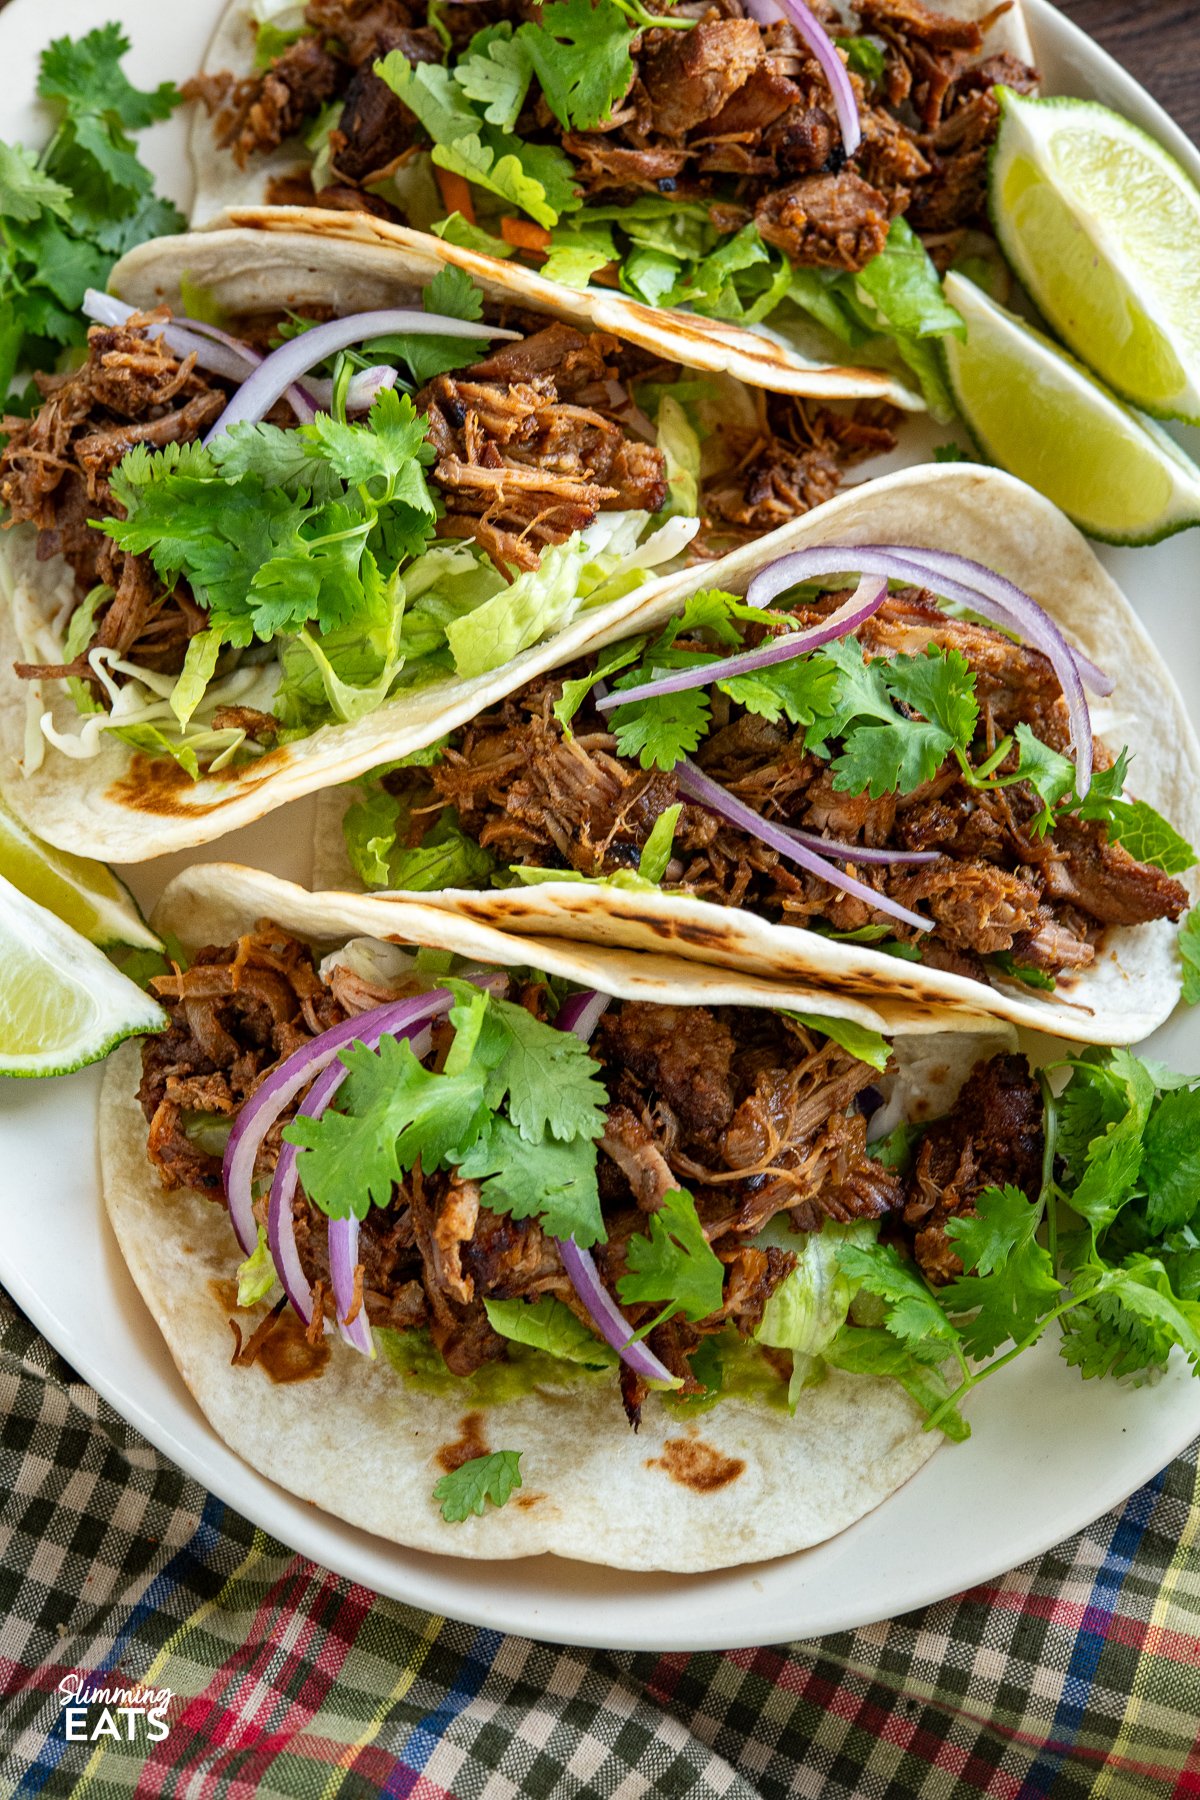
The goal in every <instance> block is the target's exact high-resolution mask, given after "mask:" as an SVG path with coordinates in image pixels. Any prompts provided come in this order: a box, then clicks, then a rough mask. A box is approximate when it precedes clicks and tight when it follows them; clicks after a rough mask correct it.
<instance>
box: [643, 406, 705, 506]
mask: <svg viewBox="0 0 1200 1800" xmlns="http://www.w3.org/2000/svg"><path fill="white" fill-rule="evenodd" d="M654 423H655V429H656V431H657V434H658V447H659V449H660V450H661V451H662V453H663V457H664V459H665V461H666V465H667V486H668V488H669V489H670V500H669V502H668V508H667V510H668V511H669V512H671V513H681V514H682V515H683V517H684V518H687V519H694V518H697V517H698V516H699V512H700V439H699V437H698V436H697V435H696V432H695V430H694V428H693V426H692V424H691V422H690V420H689V419H688V416H687V413H686V412H685V411H684V409H683V407H682V406H680V404H679V402H678V400H676V399H675V398H674V397H673V396H672V395H671V394H669V393H665V394H664V395H663V397H662V399H661V400H660V401H659V405H658V417H657V419H656V420H655V422H654Z"/></svg>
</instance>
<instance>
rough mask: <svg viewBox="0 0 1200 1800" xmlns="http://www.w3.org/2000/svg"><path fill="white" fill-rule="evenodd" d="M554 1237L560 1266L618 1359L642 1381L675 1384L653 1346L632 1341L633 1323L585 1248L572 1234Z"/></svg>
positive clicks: (676, 1383)
mask: <svg viewBox="0 0 1200 1800" xmlns="http://www.w3.org/2000/svg"><path fill="white" fill-rule="evenodd" d="M554 1241H555V1243H556V1244H557V1245H558V1249H559V1254H560V1255H561V1257H562V1259H563V1268H564V1269H565V1270H566V1271H567V1274H568V1275H569V1276H570V1277H571V1284H572V1286H573V1287H574V1289H575V1292H576V1293H577V1294H578V1295H579V1298H580V1299H581V1300H582V1301H583V1304H584V1305H585V1306H586V1307H587V1310H588V1313H589V1315H590V1317H591V1318H592V1320H593V1321H594V1323H595V1326H596V1329H597V1331H598V1332H599V1333H600V1335H601V1337H602V1338H603V1339H604V1341H605V1343H606V1344H610V1345H611V1346H612V1348H613V1349H614V1350H615V1351H616V1353H617V1355H618V1356H619V1357H620V1358H621V1361H622V1362H623V1363H628V1364H629V1367H630V1368H631V1369H632V1370H633V1372H634V1374H635V1375H640V1376H641V1377H642V1380H643V1381H665V1382H666V1383H667V1384H668V1385H669V1386H670V1387H678V1386H679V1383H678V1381H677V1380H676V1378H675V1377H674V1375H672V1373H671V1371H670V1369H668V1367H667V1365H666V1364H665V1363H663V1362H660V1361H659V1359H658V1357H657V1356H655V1354H654V1352H653V1350H651V1349H650V1347H649V1346H648V1345H647V1344H644V1343H635V1342H634V1341H633V1336H634V1331H633V1326H632V1325H631V1324H630V1323H629V1320H628V1319H627V1318H626V1317H625V1314H624V1313H623V1312H622V1311H621V1309H620V1307H619V1306H618V1305H617V1303H616V1301H615V1300H614V1299H613V1297H612V1295H611V1294H610V1293H609V1291H608V1289H607V1288H606V1287H605V1285H604V1283H603V1282H602V1281H601V1279H600V1272H599V1270H598V1269H597V1267H596V1265H595V1263H594V1262H593V1260H592V1257H591V1255H590V1254H589V1252H588V1251H586V1250H581V1249H580V1248H579V1245H578V1244H577V1243H576V1242H575V1239H574V1238H556V1239H555V1240H554Z"/></svg>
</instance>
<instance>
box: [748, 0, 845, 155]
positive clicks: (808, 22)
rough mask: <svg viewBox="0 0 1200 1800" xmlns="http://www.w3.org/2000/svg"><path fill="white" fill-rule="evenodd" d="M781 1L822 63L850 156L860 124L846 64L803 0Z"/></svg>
mask: <svg viewBox="0 0 1200 1800" xmlns="http://www.w3.org/2000/svg"><path fill="white" fill-rule="evenodd" d="M780 4H781V5H782V7H783V10H784V12H785V13H786V14H787V17H788V18H789V19H790V20H791V21H792V24H793V25H794V26H795V27H796V30H797V31H798V32H799V33H800V36H801V37H802V38H803V39H804V42H805V43H806V44H807V45H808V47H809V49H810V50H811V51H812V53H813V55H814V56H815V57H816V59H817V61H818V62H819V63H820V65H821V68H822V71H823V72H824V75H825V79H826V81H827V82H828V83H829V88H830V92H831V93H832V95H833V104H834V107H835V108H836V110H837V117H838V124H839V125H840V126H841V128H842V149H843V150H844V151H845V152H846V155H847V156H848V157H849V156H853V155H854V152H855V151H856V150H857V149H858V146H859V145H860V144H861V143H862V126H861V124H860V123H859V117H858V101H857V100H856V99H855V98H854V88H853V87H852V85H851V82H850V76H849V74H848V72H847V69H846V65H845V63H844V62H843V61H842V59H841V57H840V56H839V55H838V48H837V45H836V44H835V43H834V41H833V39H832V38H831V37H830V36H829V35H828V33H827V32H826V30H825V28H824V26H823V25H821V24H819V23H818V21H817V20H816V19H815V18H814V16H813V14H812V13H811V12H810V11H809V10H808V8H807V6H805V5H804V4H803V0H780ZM774 16H777V15H774ZM766 22H769V21H766Z"/></svg>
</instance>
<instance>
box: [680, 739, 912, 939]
mask: <svg viewBox="0 0 1200 1800" xmlns="http://www.w3.org/2000/svg"><path fill="white" fill-rule="evenodd" d="M675 780H676V782H677V783H678V785H679V791H680V793H682V794H686V795H687V796H688V798H689V799H691V800H695V801H696V803H697V804H698V805H700V806H703V807H706V808H707V809H708V811H709V812H714V813H716V814H717V817H718V818H721V819H724V820H725V821H726V823H727V824H729V825H735V826H736V827H737V828H738V830H739V831H745V832H747V833H748V834H749V836H751V837H756V838H759V839H760V840H761V841H762V842H763V843H764V844H766V845H767V846H768V848H769V849H771V850H774V851H776V852H777V853H778V854H779V855H780V856H785V857H786V858H787V859H788V861H789V862H794V863H798V864H799V865H800V867H801V868H802V869H807V870H808V872H809V874H810V875H816V876H818V877H819V878H820V880H822V881H827V882H828V883H829V884H830V886H831V887H836V888H841V889H842V891H843V893H846V894H853V895H854V897H855V899H856V900H863V901H865V902H866V904H867V905H868V906H870V907H871V908H872V909H873V910H874V911H876V912H883V913H887V914H888V915H889V916H890V917H891V918H893V919H899V920H900V922H901V924H904V925H911V926H912V927H913V929H914V930H915V931H923V932H928V931H932V929H933V925H932V922H931V921H930V920H929V919H923V918H922V917H921V915H920V914H919V913H915V912H910V911H909V910H908V908H907V907H906V906H900V905H898V904H897V902H896V901H895V900H890V899H889V898H888V896H887V895H886V894H878V893H876V891H875V889H874V888H871V887H868V886H867V885H866V883H865V882H862V881H856V880H855V878H854V876H853V875H847V874H845V873H844V872H843V871H842V870H841V869H838V868H835V867H834V865H833V864H832V863H829V862H826V861H825V859H824V857H821V856H817V855H815V854H814V852H813V851H811V850H809V849H808V848H807V847H806V846H805V845H804V844H802V843H800V842H798V840H797V838H796V837H795V836H794V834H793V833H792V832H791V831H789V830H788V829H787V827H786V826H783V825H775V824H772V822H771V820H770V819H764V818H763V816H762V814H761V813H756V812H755V811H754V809H753V807H750V806H747V805H745V803H744V802H743V801H741V800H737V799H735V798H734V796H733V795H732V794H730V793H728V792H727V791H726V789H725V788H723V787H721V785H720V784H719V782H716V781H712V780H710V779H709V777H708V776H707V775H705V774H704V772H703V770H701V769H698V768H697V767H696V765H695V763H693V762H689V761H688V759H687V757H686V756H685V757H684V758H683V759H682V761H681V762H678V763H677V764H676V765H675ZM857 854H858V853H857V851H856V852H855V855H856V856H857Z"/></svg>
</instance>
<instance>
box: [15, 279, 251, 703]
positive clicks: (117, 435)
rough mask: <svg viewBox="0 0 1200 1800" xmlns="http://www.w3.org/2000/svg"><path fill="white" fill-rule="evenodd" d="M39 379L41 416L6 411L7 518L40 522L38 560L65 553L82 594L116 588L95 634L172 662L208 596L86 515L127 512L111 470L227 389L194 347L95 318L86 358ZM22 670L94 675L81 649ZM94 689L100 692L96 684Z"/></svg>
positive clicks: (196, 431) (203, 421) (193, 433)
mask: <svg viewBox="0 0 1200 1800" xmlns="http://www.w3.org/2000/svg"><path fill="white" fill-rule="evenodd" d="M167 316H168V315H167V314H166V313H165V312H163V313H155V314H150V315H147V320H149V319H150V318H154V319H160V318H166V317H167ZM34 381H35V382H36V384H37V387H38V390H39V392H40V393H41V395H42V397H43V398H42V404H41V406H39V407H38V409H37V411H36V412H35V413H34V414H33V416H32V417H31V418H28V419H25V418H5V419H3V420H0V430H2V431H3V432H4V433H5V434H6V436H7V440H8V441H7V443H6V444H5V446H4V449H3V452H0V502H3V504H4V506H5V507H6V508H7V510H8V518H7V519H6V521H5V525H6V527H7V526H8V525H17V524H31V525H33V526H35V527H36V529H37V533H38V540H37V556H38V561H39V562H44V561H47V560H48V559H49V558H50V557H52V556H57V555H62V556H63V557H65V559H66V561H67V562H68V563H69V564H70V566H71V568H72V570H73V571H74V574H75V579H76V583H77V586H78V591H79V597H80V599H82V598H83V597H84V595H85V594H87V593H88V592H89V590H90V589H92V588H94V587H96V586H98V585H105V586H107V587H110V588H111V589H112V595H111V598H108V599H106V600H104V601H103V602H102V604H101V605H100V606H99V607H98V608H97V610H96V614H95V625H96V628H95V632H94V635H93V638H92V643H93V644H99V645H103V646H104V647H106V648H107V649H110V650H115V651H116V652H118V654H119V655H121V656H122V657H126V658H130V659H133V658H136V660H137V661H138V662H139V663H140V664H141V665H142V666H143V667H144V668H147V669H153V670H156V671H158V672H160V673H163V674H176V673H178V671H179V670H180V669H181V668H182V667H183V659H184V656H185V654H186V652H187V644H188V639H189V638H190V637H193V636H194V635H195V633H196V632H198V631H203V630H204V628H205V626H206V625H207V623H208V619H207V615H206V614H205V612H204V610H203V608H202V607H200V606H197V604H196V602H195V601H194V600H193V599H192V597H191V595H190V594H189V593H188V591H187V589H186V586H183V585H177V586H176V587H175V588H174V589H173V590H172V591H171V592H170V593H168V592H167V590H166V588H165V587H164V585H163V583H162V582H161V581H160V580H159V578H158V576H157V575H156V574H155V571H154V566H153V564H152V563H151V561H150V558H149V557H148V556H132V555H130V554H128V553H127V552H126V551H123V550H119V549H118V548H117V546H116V544H114V543H113V541H112V539H111V538H109V537H106V536H105V535H104V533H103V532H102V531H97V530H95V529H94V528H93V527H92V526H91V525H90V524H89V523H88V521H89V520H90V519H96V518H103V517H104V516H105V515H106V514H109V513H111V514H113V515H114V516H116V517H120V518H123V517H124V509H123V508H122V507H121V506H119V505H118V503H117V502H116V500H114V498H113V495H112V490H111V488H110V487H109V477H110V475H111V474H112V472H113V470H114V469H115V468H116V466H117V464H118V463H119V462H120V460H121V458H122V457H123V456H124V455H125V454H126V453H127V451H130V450H132V449H133V447H134V445H135V444H148V445H149V446H150V447H151V448H153V449H161V448H162V446H163V445H164V444H186V443H191V442H192V441H193V439H195V438H198V437H200V436H201V435H202V434H203V433H204V432H205V431H206V430H207V429H208V427H209V426H210V425H212V424H213V423H214V422H215V420H216V419H217V417H218V416H219V415H220V413H222V412H223V411H224V409H225V404H226V401H227V399H228V394H227V393H226V391H225V389H224V388H223V387H222V386H221V385H220V384H219V383H218V382H217V381H216V380H215V378H213V377H211V376H209V375H206V374H204V373H203V372H202V371H201V370H200V369H197V368H196V366H195V359H194V357H188V358H186V360H184V361H182V362H181V361H180V360H179V359H178V358H177V357H175V356H173V355H172V354H171V352H170V351H169V350H168V349H167V348H166V347H165V345H163V344H162V343H161V341H159V340H156V339H154V338H152V337H149V336H147V335H146V333H145V331H144V330H141V329H139V328H138V326H137V325H136V324H135V325H129V326H120V327H116V328H110V327H108V326H103V325H94V326H93V327H92V329H91V331H90V332H89V333H88V349H87V358H86V360H85V361H84V363H83V364H82V365H81V366H80V367H79V368H78V369H76V370H74V371H73V372H72V373H71V374H69V375H41V374H39V375H35V376H34ZM17 674H18V675H22V676H27V677H30V678H36V677H50V676H76V677H79V678H82V679H90V678H91V675H92V671H91V667H90V665H89V663H88V661H87V656H86V654H85V653H81V654H80V655H78V656H76V657H75V658H74V659H73V660H72V661H71V662H70V663H66V664H54V665H47V664H26V663H18V664H17ZM96 691H97V697H101V695H102V690H100V688H99V686H98V684H97V688H96Z"/></svg>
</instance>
